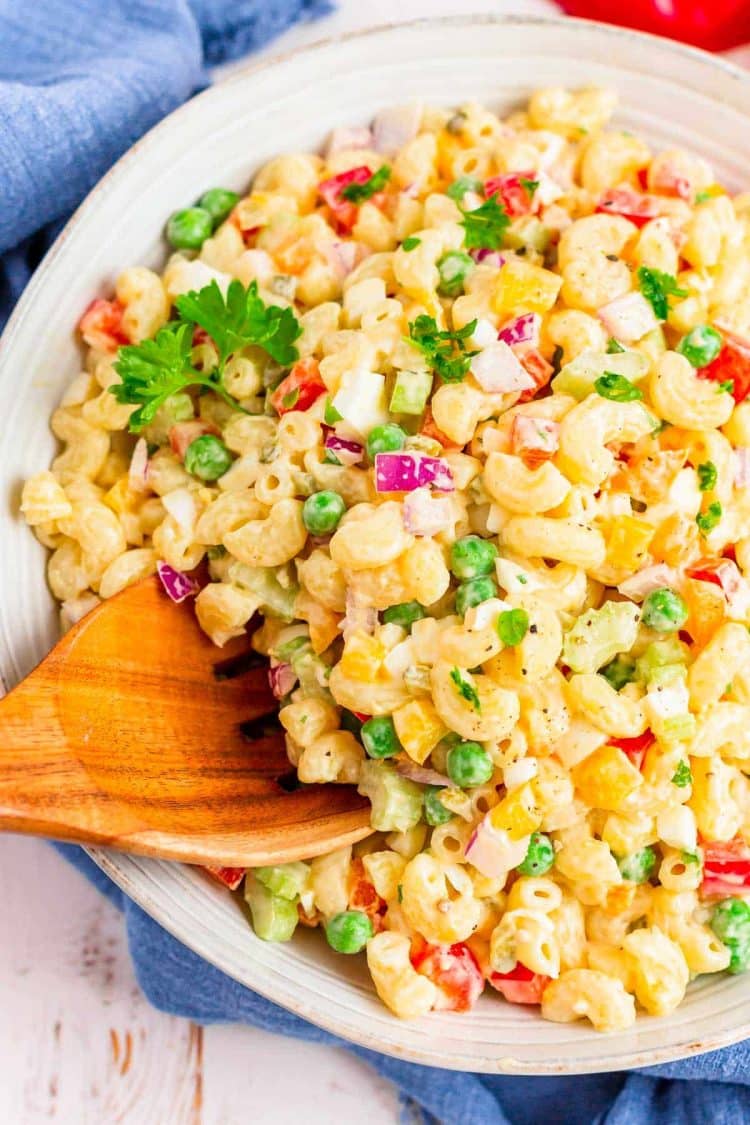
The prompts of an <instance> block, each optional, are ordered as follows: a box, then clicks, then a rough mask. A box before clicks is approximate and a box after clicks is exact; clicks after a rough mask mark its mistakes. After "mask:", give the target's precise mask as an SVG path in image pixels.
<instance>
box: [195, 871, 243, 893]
mask: <svg viewBox="0 0 750 1125" xmlns="http://www.w3.org/2000/svg"><path fill="white" fill-rule="evenodd" d="M246 870H247V869H246V868H245V867H204V871H207V872H208V873H209V875H211V876H212V878H214V879H216V880H217V881H218V882H219V883H223V884H224V886H225V887H229V889H230V891H236V890H237V888H238V887H239V885H240V883H241V882H242V880H243V879H244V878H245V871H246Z"/></svg>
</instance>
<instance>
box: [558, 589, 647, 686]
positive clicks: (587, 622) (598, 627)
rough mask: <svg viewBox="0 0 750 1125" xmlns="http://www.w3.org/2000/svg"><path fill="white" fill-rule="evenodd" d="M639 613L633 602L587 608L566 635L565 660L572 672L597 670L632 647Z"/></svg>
mask: <svg viewBox="0 0 750 1125" xmlns="http://www.w3.org/2000/svg"><path fill="white" fill-rule="evenodd" d="M639 617H640V611H639V609H638V606H636V605H633V603H632V602H605V603H604V605H603V606H602V607H601V609H587V610H586V612H585V613H583V614H581V616H580V617H579V618H578V620H577V621H576V623H575V625H574V626H573V628H572V629H571V630H570V632H569V633H567V634H566V636H565V640H564V641H563V651H562V659H563V661H564V663H565V664H567V665H568V667H569V668H572V670H573V671H574V672H597V671H598V670H599V668H601V666H602V665H603V664H608V663H609V661H610V660H613V659H614V658H615V656H617V655H618V653H621V652H628V651H629V650H630V649H631V648H632V647H633V645H634V644H635V640H636V636H637V634H638V620H639Z"/></svg>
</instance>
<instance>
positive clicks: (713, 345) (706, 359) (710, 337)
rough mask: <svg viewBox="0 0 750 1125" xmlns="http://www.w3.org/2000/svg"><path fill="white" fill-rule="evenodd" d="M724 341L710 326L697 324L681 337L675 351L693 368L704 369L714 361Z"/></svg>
mask: <svg viewBox="0 0 750 1125" xmlns="http://www.w3.org/2000/svg"><path fill="white" fill-rule="evenodd" d="M723 343H724V341H723V340H722V338H721V333H720V332H717V331H716V329H715V328H712V327H711V325H710V324H699V325H697V326H696V327H695V328H693V329H691V330H690V332H688V334H687V336H683V337H682V339H681V340H680V342H679V344H678V345H677V351H678V352H679V353H680V355H684V357H685V359H686V360H688V362H689V363H692V365H693V367H706V366H707V365H708V364H709V363H711V362H712V361H713V360H715V359H716V357H717V355H718V354H719V352H720V351H721V349H722V345H723Z"/></svg>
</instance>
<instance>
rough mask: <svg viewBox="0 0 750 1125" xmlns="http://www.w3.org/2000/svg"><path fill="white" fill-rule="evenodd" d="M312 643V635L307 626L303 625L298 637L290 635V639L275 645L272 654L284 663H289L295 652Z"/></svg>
mask: <svg viewBox="0 0 750 1125" xmlns="http://www.w3.org/2000/svg"><path fill="white" fill-rule="evenodd" d="M309 644H310V636H309V633H308V630H307V628H306V627H303V630H301V631H300V632H299V633H298V634H297V636H296V637H290V638H289V639H288V640H286V639H285V640H284V641H279V642H278V643H277V644H275V645H274V647H273V649H272V652H271V655H272V656H275V657H276V659H277V660H281V661H282V663H284V664H289V663H290V662H291V659H292V657H293V656H294V654H295V652H299V651H300V649H302V648H305V647H306V646H307V645H309Z"/></svg>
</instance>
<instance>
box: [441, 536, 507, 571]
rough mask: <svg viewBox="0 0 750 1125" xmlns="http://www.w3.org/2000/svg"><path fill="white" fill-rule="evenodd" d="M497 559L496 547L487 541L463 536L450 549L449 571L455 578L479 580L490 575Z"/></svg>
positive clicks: (476, 537) (477, 537)
mask: <svg viewBox="0 0 750 1125" xmlns="http://www.w3.org/2000/svg"><path fill="white" fill-rule="evenodd" d="M496 558H497V547H496V546H495V544H494V543H491V542H490V540H489V539H481V538H480V537H479V536H478V535H465V536H464V537H463V539H457V540H456V542H455V543H454V544H453V546H452V547H451V570H452V571H453V573H454V575H455V576H456V578H462V579H465V578H479V577H481V576H482V575H483V574H490V573H491V572H492V568H493V567H494V565H495V559H496Z"/></svg>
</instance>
